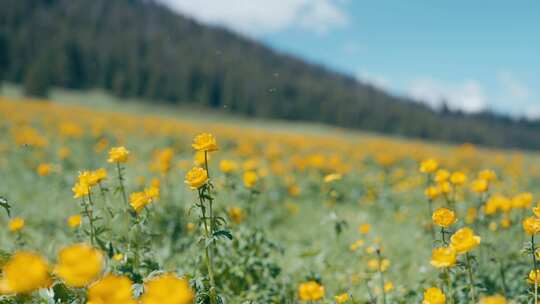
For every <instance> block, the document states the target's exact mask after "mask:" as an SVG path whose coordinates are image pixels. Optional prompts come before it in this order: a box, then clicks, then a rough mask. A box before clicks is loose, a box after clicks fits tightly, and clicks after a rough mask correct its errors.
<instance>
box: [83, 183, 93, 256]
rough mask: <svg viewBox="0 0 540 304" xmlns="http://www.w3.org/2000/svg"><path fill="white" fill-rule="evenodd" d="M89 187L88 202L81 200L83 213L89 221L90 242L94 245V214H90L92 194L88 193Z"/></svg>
mask: <svg viewBox="0 0 540 304" xmlns="http://www.w3.org/2000/svg"><path fill="white" fill-rule="evenodd" d="M90 191H91V190H90V189H88V201H89V203H86V201H85V200H84V197H83V200H82V204H83V208H84V214H85V215H86V217H87V218H88V222H89V223H90V244H92V246H93V245H94V239H95V233H96V229H95V227H94V215H93V214H92V196H91V194H90ZM89 207H90V208H89Z"/></svg>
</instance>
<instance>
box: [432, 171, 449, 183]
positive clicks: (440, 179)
mask: <svg viewBox="0 0 540 304" xmlns="http://www.w3.org/2000/svg"><path fill="white" fill-rule="evenodd" d="M449 177H450V172H448V171H447V170H444V169H439V170H437V173H435V181H436V182H437V183H444V182H446V181H447V180H448V178H449Z"/></svg>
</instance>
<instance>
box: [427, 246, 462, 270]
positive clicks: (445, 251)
mask: <svg viewBox="0 0 540 304" xmlns="http://www.w3.org/2000/svg"><path fill="white" fill-rule="evenodd" d="M456 259H457V257H456V251H455V250H454V249H453V248H452V247H440V248H435V249H433V251H432V252H431V262H430V263H431V265H433V266H434V267H436V268H447V267H452V266H454V265H456Z"/></svg>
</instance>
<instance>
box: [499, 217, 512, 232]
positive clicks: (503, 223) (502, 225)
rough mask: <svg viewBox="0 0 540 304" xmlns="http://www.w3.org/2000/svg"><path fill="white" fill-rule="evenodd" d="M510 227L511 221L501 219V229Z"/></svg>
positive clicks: (506, 218) (505, 218)
mask: <svg viewBox="0 0 540 304" xmlns="http://www.w3.org/2000/svg"><path fill="white" fill-rule="evenodd" d="M510 225H512V221H510V219H509V218H508V217H504V218H503V219H501V227H502V228H505V229H507V228H510Z"/></svg>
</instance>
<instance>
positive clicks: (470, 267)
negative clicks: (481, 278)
mask: <svg viewBox="0 0 540 304" xmlns="http://www.w3.org/2000/svg"><path fill="white" fill-rule="evenodd" d="M466 259H467V270H468V272H469V287H470V293H471V298H472V302H473V303H476V289H475V287H474V277H473V271H472V265H471V256H470V255H469V253H468V252H467V253H466Z"/></svg>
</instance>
